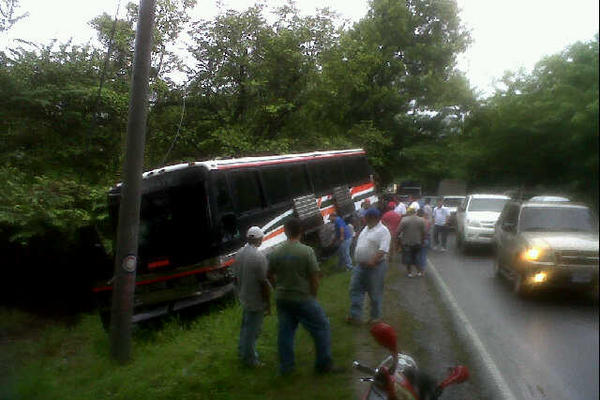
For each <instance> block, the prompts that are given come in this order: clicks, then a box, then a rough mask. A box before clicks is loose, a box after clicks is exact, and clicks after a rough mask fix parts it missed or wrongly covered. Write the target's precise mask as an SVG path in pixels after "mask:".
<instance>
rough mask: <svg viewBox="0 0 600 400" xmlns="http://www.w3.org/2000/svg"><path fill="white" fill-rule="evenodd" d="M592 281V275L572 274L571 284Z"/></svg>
mask: <svg viewBox="0 0 600 400" xmlns="http://www.w3.org/2000/svg"><path fill="white" fill-rule="evenodd" d="M591 280H592V274H591V273H589V272H573V275H571V282H577V283H586V282H590V281H591Z"/></svg>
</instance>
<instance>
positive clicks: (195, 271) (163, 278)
mask: <svg viewBox="0 0 600 400" xmlns="http://www.w3.org/2000/svg"><path fill="white" fill-rule="evenodd" d="M234 261H235V259H233V258H232V259H230V260H227V261H226V262H224V263H223V264H221V265H220V266H218V267H204V268H198V269H193V270H191V271H185V272H180V273H178V274H174V275H168V276H161V277H159V278H154V279H147V280H145V281H139V282H136V283H135V284H136V286H138V285H149V284H151V283H156V282H164V281H169V280H171V279H176V278H183V277H184V276H190V275H195V274H201V273H202V272H209V271H214V270H217V269H221V268H225V267H228V266H230V265H231V264H233V262H234ZM108 290H112V286H102V287H97V288H93V289H92V291H93V292H94V293H99V292H106V291H108Z"/></svg>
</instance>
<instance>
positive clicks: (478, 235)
mask: <svg viewBox="0 0 600 400" xmlns="http://www.w3.org/2000/svg"><path fill="white" fill-rule="evenodd" d="M508 200H510V199H509V197H508V196H504V195H500V194H470V195H468V196H467V197H465V199H464V200H463V202H462V204H461V205H460V206H459V207H458V209H457V211H456V245H457V247H458V249H459V250H464V249H465V248H466V247H467V246H470V245H474V244H482V245H490V244H493V243H494V228H495V226H496V221H498V217H499V216H500V212H501V211H502V209H503V208H504V204H506V202H507V201H508Z"/></svg>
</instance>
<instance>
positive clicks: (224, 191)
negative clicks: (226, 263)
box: [215, 174, 240, 242]
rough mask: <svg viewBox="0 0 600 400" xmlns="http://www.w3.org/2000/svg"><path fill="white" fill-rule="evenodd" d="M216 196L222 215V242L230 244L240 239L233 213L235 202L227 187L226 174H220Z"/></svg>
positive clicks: (217, 179) (216, 181) (216, 186)
mask: <svg viewBox="0 0 600 400" xmlns="http://www.w3.org/2000/svg"><path fill="white" fill-rule="evenodd" d="M215 194H216V203H217V209H218V212H219V215H220V224H219V226H220V231H221V232H220V235H221V241H222V242H228V241H231V240H234V239H236V238H239V236H240V233H239V230H238V227H237V218H236V216H235V213H234V212H233V202H232V201H231V195H230V193H229V187H228V186H227V179H226V176H225V174H219V175H217V176H216V179H215Z"/></svg>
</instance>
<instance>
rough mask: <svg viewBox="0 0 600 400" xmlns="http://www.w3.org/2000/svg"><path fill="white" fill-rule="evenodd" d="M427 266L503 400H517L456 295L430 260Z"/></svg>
mask: <svg viewBox="0 0 600 400" xmlns="http://www.w3.org/2000/svg"><path fill="white" fill-rule="evenodd" d="M427 265H428V266H429V269H430V271H431V276H432V277H433V278H434V280H435V281H436V284H437V285H438V287H439V288H440V291H441V292H442V295H443V296H444V297H445V298H446V300H447V302H448V304H449V306H450V308H451V309H452V311H453V313H454V315H455V316H456V318H458V321H459V323H460V324H461V326H463V327H464V329H465V333H466V334H467V336H469V339H470V340H471V343H472V344H473V346H474V347H475V350H476V351H477V353H478V354H479V356H480V357H481V361H482V362H483V364H484V365H485V367H486V368H487V370H488V372H489V374H490V376H491V378H492V379H493V381H494V383H495V385H496V387H497V388H498V391H499V392H500V395H501V396H502V398H503V400H517V398H516V396H515V395H514V394H513V392H512V390H511V389H510V387H509V386H508V384H507V383H506V380H505V379H504V377H503V376H502V373H501V372H500V369H499V368H498V366H497V365H496V363H495V362H494V360H493V359H492V357H491V356H490V354H489V353H488V351H487V350H486V349H485V346H484V345H483V342H482V341H481V339H480V338H479V335H478V334H477V332H475V329H474V328H473V325H471V323H470V322H469V320H468V319H467V316H466V315H465V313H464V312H463V310H462V309H461V308H460V306H459V305H458V303H457V302H456V299H455V298H454V295H453V294H452V293H451V292H450V289H448V286H446V283H445V282H444V280H443V279H442V277H441V276H440V273H439V272H438V271H437V269H436V268H435V266H434V265H433V263H432V262H431V261H430V260H429V259H428V260H427Z"/></svg>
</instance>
